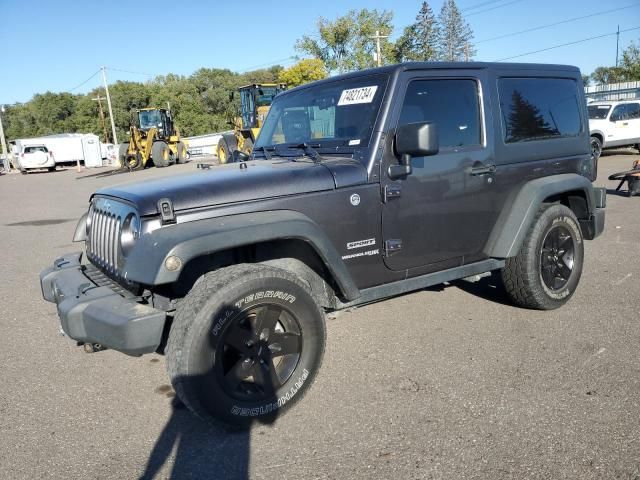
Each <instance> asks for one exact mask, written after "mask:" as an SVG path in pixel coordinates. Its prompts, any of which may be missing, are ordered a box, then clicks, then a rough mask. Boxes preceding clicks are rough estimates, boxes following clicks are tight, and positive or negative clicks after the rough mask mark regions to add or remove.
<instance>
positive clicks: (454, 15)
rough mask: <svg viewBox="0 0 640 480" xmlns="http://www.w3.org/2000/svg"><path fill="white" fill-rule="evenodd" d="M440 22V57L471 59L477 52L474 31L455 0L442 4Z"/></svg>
mask: <svg viewBox="0 0 640 480" xmlns="http://www.w3.org/2000/svg"><path fill="white" fill-rule="evenodd" d="M438 23H439V24H440V36H439V39H438V47H439V55H438V57H439V58H440V59H441V60H447V61H452V62H453V61H461V60H467V61H468V60H471V59H472V58H473V56H474V55H475V54H476V51H475V48H474V47H473V44H472V43H471V41H472V40H473V31H472V30H471V27H470V26H469V24H468V23H467V22H466V21H465V20H464V18H462V14H461V13H460V10H459V9H458V6H457V5H456V1H455V0H445V2H444V3H443V4H442V9H441V10H440V15H439V16H438Z"/></svg>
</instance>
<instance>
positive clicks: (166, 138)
mask: <svg viewBox="0 0 640 480" xmlns="http://www.w3.org/2000/svg"><path fill="white" fill-rule="evenodd" d="M136 114H137V115H136V117H137V118H136V121H135V123H134V124H133V125H131V127H130V128H129V143H123V144H121V145H120V151H119V155H118V159H119V161H120V166H121V167H123V168H128V169H129V170H139V169H143V168H145V167H146V166H147V165H148V164H149V163H150V161H152V162H153V164H154V165H155V166H156V167H168V166H169V165H172V164H174V163H184V162H186V160H187V145H186V144H185V142H184V141H182V140H180V132H179V131H178V129H177V128H175V125H174V124H173V119H172V118H171V112H170V111H169V110H166V109H164V108H142V109H140V110H137V111H136Z"/></svg>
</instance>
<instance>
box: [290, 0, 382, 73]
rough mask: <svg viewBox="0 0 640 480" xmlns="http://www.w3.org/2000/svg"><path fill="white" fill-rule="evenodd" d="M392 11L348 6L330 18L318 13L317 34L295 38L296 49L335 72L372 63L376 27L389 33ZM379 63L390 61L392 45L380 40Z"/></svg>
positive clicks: (357, 68) (356, 68) (355, 68)
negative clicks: (339, 14) (296, 39)
mask: <svg viewBox="0 0 640 480" xmlns="http://www.w3.org/2000/svg"><path fill="white" fill-rule="evenodd" d="M392 20H393V13H392V12H389V11H386V10H384V11H382V12H379V11H378V10H376V9H373V10H368V9H366V8H365V9H362V10H349V12H347V14H346V15H344V16H342V17H338V18H336V19H335V20H333V21H331V20H328V19H326V18H323V17H320V18H319V19H318V22H317V29H318V33H317V35H313V36H310V35H304V36H303V37H302V38H300V39H299V40H298V41H296V46H295V48H296V50H298V51H300V52H303V53H305V54H307V55H310V56H312V57H314V58H318V59H320V60H322V62H323V63H324V65H325V66H326V68H328V69H329V70H330V71H336V72H339V73H344V72H348V71H351V70H360V69H363V68H369V67H373V66H374V64H375V62H374V59H373V52H374V51H375V41H374V40H373V39H372V38H371V37H372V36H373V35H375V33H376V31H378V32H379V33H380V35H390V34H391V32H392V30H393V26H392ZM381 50H382V52H381V56H382V59H381V63H383V64H385V63H388V62H389V61H393V59H394V54H393V50H394V49H393V45H392V44H391V42H384V41H382V46H381Z"/></svg>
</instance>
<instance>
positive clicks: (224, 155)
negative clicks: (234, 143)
mask: <svg viewBox="0 0 640 480" xmlns="http://www.w3.org/2000/svg"><path fill="white" fill-rule="evenodd" d="M217 150H218V151H217V153H218V162H219V163H220V164H225V163H227V162H228V161H229V157H230V155H231V152H229V147H228V145H227V142H226V140H225V139H224V138H221V139H220V140H218V149H217Z"/></svg>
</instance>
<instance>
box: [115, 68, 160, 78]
mask: <svg viewBox="0 0 640 480" xmlns="http://www.w3.org/2000/svg"><path fill="white" fill-rule="evenodd" d="M105 68H106V69H107V70H111V71H112V72H123V73H130V74H132V75H144V76H146V77H155V76H156V74H153V73H144V72H133V71H131V70H123V69H121V68H113V67H105Z"/></svg>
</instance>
